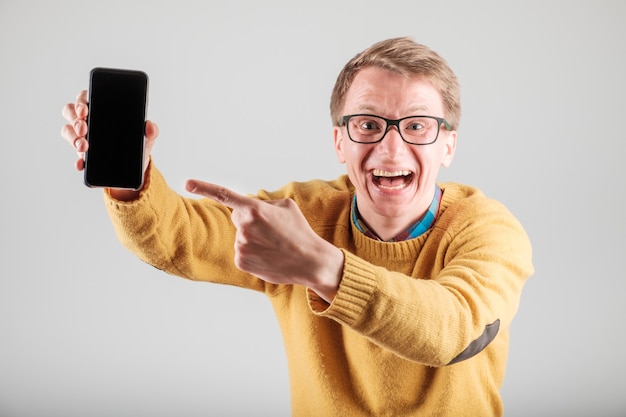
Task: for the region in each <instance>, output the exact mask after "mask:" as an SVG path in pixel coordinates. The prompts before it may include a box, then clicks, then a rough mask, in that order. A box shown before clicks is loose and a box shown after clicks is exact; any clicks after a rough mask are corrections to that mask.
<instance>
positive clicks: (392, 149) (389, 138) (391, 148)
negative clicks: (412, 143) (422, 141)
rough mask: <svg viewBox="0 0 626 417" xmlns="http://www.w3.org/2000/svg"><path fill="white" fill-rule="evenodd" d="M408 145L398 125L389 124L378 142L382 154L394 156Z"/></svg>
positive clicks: (377, 145) (377, 147)
mask: <svg viewBox="0 0 626 417" xmlns="http://www.w3.org/2000/svg"><path fill="white" fill-rule="evenodd" d="M407 145H408V143H406V142H405V141H404V140H403V139H402V136H400V131H399V130H398V126H389V127H388V128H387V131H386V132H385V135H384V136H383V138H382V139H381V141H380V142H378V143H377V144H376V149H377V151H378V152H380V153H382V154H386V155H387V156H390V157H394V156H396V155H400V154H402V153H403V152H404V151H406V147H407Z"/></svg>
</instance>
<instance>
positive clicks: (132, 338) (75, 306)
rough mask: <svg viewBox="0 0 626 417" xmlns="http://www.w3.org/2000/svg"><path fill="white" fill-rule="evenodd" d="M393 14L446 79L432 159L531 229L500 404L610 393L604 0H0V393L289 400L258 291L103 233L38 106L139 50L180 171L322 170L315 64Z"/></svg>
mask: <svg viewBox="0 0 626 417" xmlns="http://www.w3.org/2000/svg"><path fill="white" fill-rule="evenodd" d="M396 36H411V37H412V38H414V39H415V40H417V41H418V42H421V43H424V44H426V45H428V46H430V47H432V48H433V49H435V50H437V51H438V52H439V53H441V54H442V55H443V56H444V57H445V58H446V59H447V60H448V62H449V63H450V65H451V66H452V68H453V70H454V71H455V72H456V74H457V75H458V77H459V79H460V82H461V85H462V100H463V118H462V120H461V125H460V128H459V140H458V150H457V154H456V158H455V161H454V163H453V165H452V167H450V168H449V169H447V170H444V171H443V172H442V174H441V176H440V179H441V180H453V181H458V182H464V183H468V184H471V185H475V186H477V187H479V188H481V189H482V190H483V191H484V192H485V193H486V194H488V195H489V196H491V197H494V198H496V199H499V200H501V201H502V202H503V203H505V204H506V205H507V206H508V207H509V209H510V210H511V211H512V212H513V213H514V214H515V215H517V216H518V218H519V219H520V220H521V222H522V223H523V224H524V226H525V227H526V229H527V231H528V233H529V235H530V237H531V239H532V241H533V246H534V262H535V266H536V273H535V275H534V276H533V277H532V278H531V279H530V280H529V281H528V284H527V286H526V287H525V291H524V293H523V295H522V301H521V307H520V310H519V313H518V315H517V317H516V319H515V321H514V323H513V328H512V340H511V349H510V359H509V367H508V371H507V375H506V381H505V385H504V387H503V396H504V400H505V406H506V412H505V415H506V416H507V417H517V416H520V417H521V416H539V417H549V416H555V417H561V416H570V417H573V416H589V415H593V416H601V417H604V416H623V415H625V414H626V396H624V393H623V391H624V375H625V374H626V359H625V355H624V353H623V340H624V336H623V334H622V333H623V331H624V324H623V323H624V318H625V317H626V296H625V294H626V284H625V282H626V279H625V278H626V277H625V267H626V261H625V259H626V256H625V254H624V239H623V238H624V232H625V231H626V221H625V215H624V213H626V204H625V203H624V200H625V197H626V196H625V194H626V192H625V191H626V190H625V187H624V183H623V182H624V179H625V177H626V175H625V174H626V172H625V169H624V163H623V160H624V151H625V140H626V137H625V136H626V135H625V133H624V129H623V126H622V125H623V121H624V114H625V111H626V81H625V78H624V74H626V52H625V51H626V50H625V48H624V41H626V3H625V2H623V1H621V0H615V1H608V0H593V1H592V0H589V1H550V0H541V1H534V0H531V1H501V2H497V1H473V2H466V1H461V0H459V1H441V2H434V1H431V2H425V1H411V2H408V1H401V2H394V1H385V2H374V1H372V2H363V1H325V0H322V1H316V2H311V1H307V2H297V1H287V0H284V1H280V0H274V1H271V0H270V1H259V2H257V1H254V0H246V1H236V0H229V1H195V2H194V1H186V0H179V1H175V2H168V1H132V0H125V1H119V0H107V1H98V2H94V1H88V0H83V1H64V0H59V1H43V0H42V1H28V0H20V1H18V0H0V60H1V62H2V65H1V67H0V73H1V74H2V76H1V77H0V117H1V123H0V138H1V140H2V150H1V151H0V173H1V177H0V178H1V180H0V181H1V184H2V216H0V230H1V232H0V243H2V251H1V252H0V257H1V258H0V259H1V268H2V269H1V272H0V274H1V275H0V416H2V417H110V416H116V417H125V416H133V417H141V416H150V417H169V416H181V417H195V416H210V415H217V416H251V415H254V416H287V415H289V413H290V408H289V386H288V380H287V366H286V362H285V358H284V351H283V345H282V340H281V336H280V333H279V329H278V326H277V324H276V322H275V319H274V317H273V312H272V309H271V306H270V303H269V301H268V300H267V299H266V298H265V297H264V296H263V295H261V294H257V293H253V292H251V291H245V290H241V289H236V288H231V287H222V286H217V285H212V284H205V283H195V282H191V281H186V280H183V279H180V278H176V277H172V276H168V275H166V274H164V273H162V272H160V271H158V270H156V269H154V268H152V267H150V266H148V265H146V264H143V263H142V262H141V261H139V260H138V259H136V258H135V257H134V256H133V255H132V254H130V253H129V252H127V251H126V250H125V249H124V248H122V247H121V245H120V244H119V243H118V241H117V239H116V237H115V235H114V232H113V229H112V227H111V225H110V222H109V220H108V218H107V216H106V213H105V210H104V206H103V204H102V194H101V191H100V190H94V189H88V188H86V187H85V186H83V185H82V175H81V174H80V173H78V172H76V171H75V170H74V167H73V164H74V161H75V153H74V151H73V150H72V149H71V148H70V146H69V145H68V144H66V143H65V142H64V141H63V140H62V139H61V136H60V129H61V127H62V125H63V124H64V120H63V119H62V117H61V107H62V106H63V105H64V104H65V103H67V102H70V101H73V100H74V97H75V95H76V94H77V93H78V91H80V90H81V89H86V88H87V84H88V74H89V71H90V70H91V68H93V67H96V66H110V67H120V68H132V69H141V70H144V71H146V72H147V73H148V74H149V76H150V102H149V108H148V116H149V118H150V119H152V120H154V121H156V122H157V123H158V125H159V127H160V131H161V134H160V137H159V139H158V142H157V144H156V146H155V149H154V152H153V156H154V160H155V163H156V164H157V166H158V167H159V168H160V170H161V171H162V172H163V173H164V175H165V177H166V179H167V180H168V182H169V183H170V185H171V186H172V187H174V188H175V189H177V190H179V191H180V192H181V193H183V194H185V192H184V191H183V183H184V181H185V180H186V179H187V178H191V177H195V178H200V179H204V180H207V181H211V182H216V183H219V184H223V185H226V186H229V187H232V188H233V189H235V190H237V191H239V192H242V193H255V192H256V191H257V190H258V189H260V188H265V189H275V188H277V187H279V186H281V185H283V184H284V183H286V182H288V181H290V180H306V179H312V178H321V179H332V178H335V177H336V176H338V175H340V174H342V173H343V172H344V167H343V166H342V165H340V164H339V163H338V162H337V160H336V157H335V154H334V151H333V146H332V126H331V122H330V116H329V111H328V106H329V98H330V92H331V89H332V86H333V84H334V81H335V78H336V76H337V74H338V72H339V71H340V69H341V67H342V66H343V65H344V64H345V62H346V61H348V60H349V59H350V58H351V57H352V56H353V55H354V54H356V53H357V52H358V51H361V50H362V49H364V48H366V47H368V46H369V45H371V44H372V43H374V42H376V41H378V40H382V39H384V38H388V37H396Z"/></svg>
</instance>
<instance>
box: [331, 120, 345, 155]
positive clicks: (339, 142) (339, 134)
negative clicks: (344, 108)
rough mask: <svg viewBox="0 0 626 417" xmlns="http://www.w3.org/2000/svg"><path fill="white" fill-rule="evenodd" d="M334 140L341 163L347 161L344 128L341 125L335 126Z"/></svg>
mask: <svg viewBox="0 0 626 417" xmlns="http://www.w3.org/2000/svg"><path fill="white" fill-rule="evenodd" d="M333 140H334V142H335V152H336V153H337V159H338V160H339V163H340V164H345V163H346V157H345V155H344V152H345V150H344V143H345V138H344V137H343V129H342V128H341V127H339V126H335V127H333Z"/></svg>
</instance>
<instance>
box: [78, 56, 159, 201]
mask: <svg viewBox="0 0 626 417" xmlns="http://www.w3.org/2000/svg"><path fill="white" fill-rule="evenodd" d="M147 102H148V76H147V75H146V74H145V73H144V72H142V71H135V70H125V69H114V68H94V69H93V70H92V71H91V73H90V81H89V98H88V106H89V113H88V116H87V126H88V131H87V135H86V139H87V142H88V149H87V151H86V152H85V171H84V182H85V185H87V186H89V187H108V188H122V189H130V190H138V189H140V188H141V187H142V185H143V173H144V151H145V149H144V135H145V128H146V112H147Z"/></svg>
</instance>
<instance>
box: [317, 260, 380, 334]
mask: <svg viewBox="0 0 626 417" xmlns="http://www.w3.org/2000/svg"><path fill="white" fill-rule="evenodd" d="M341 251H342V252H343V254H344V265H343V277H342V279H341V283H340V284H339V290H338V291H337V294H336V295H335V299H334V300H333V302H332V303H331V304H330V305H329V304H328V303H327V302H325V301H324V300H323V299H322V298H321V297H320V296H319V295H317V294H316V293H315V292H314V291H312V290H310V289H309V290H308V291H307V297H308V301H309V307H310V308H311V310H312V311H313V313H314V314H316V315H317V316H320V317H327V318H330V319H333V320H335V321H337V322H340V323H343V324H346V325H348V326H354V325H356V324H358V323H359V321H360V320H362V319H363V317H364V315H365V314H364V313H365V311H366V310H367V307H368V304H369V302H370V300H371V298H372V294H373V293H374V290H375V289H376V278H375V271H374V267H373V266H372V265H371V264H370V263H368V262H366V261H364V260H363V259H361V258H359V257H357V256H355V255H354V254H352V253H350V252H348V251H346V250H344V249H341Z"/></svg>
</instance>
